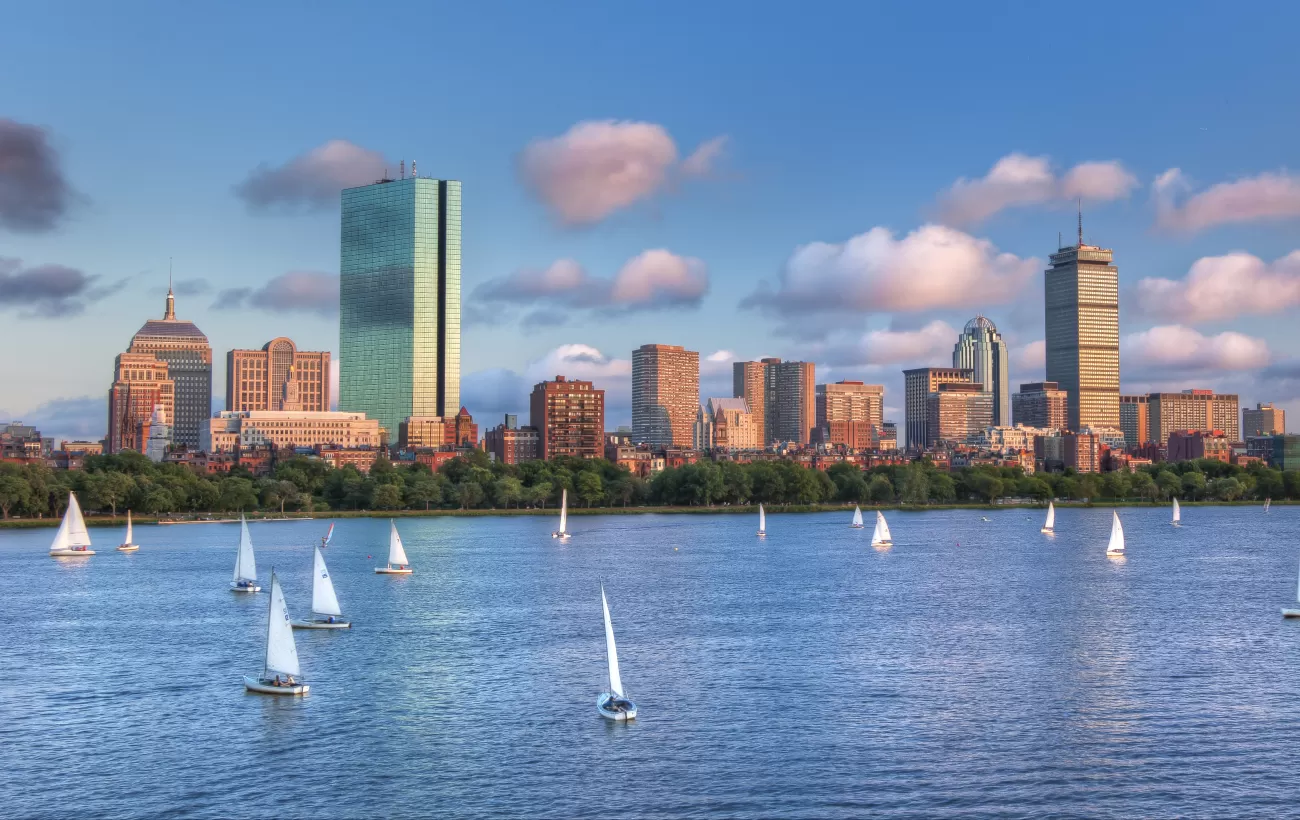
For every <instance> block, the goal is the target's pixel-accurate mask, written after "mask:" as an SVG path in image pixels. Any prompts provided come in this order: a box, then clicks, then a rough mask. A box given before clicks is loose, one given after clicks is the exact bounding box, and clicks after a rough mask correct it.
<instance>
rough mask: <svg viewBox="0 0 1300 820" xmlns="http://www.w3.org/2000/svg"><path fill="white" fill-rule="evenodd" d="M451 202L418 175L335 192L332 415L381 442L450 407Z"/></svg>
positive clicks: (447, 184)
mask: <svg viewBox="0 0 1300 820" xmlns="http://www.w3.org/2000/svg"><path fill="white" fill-rule="evenodd" d="M460 194H461V190H460V183H459V182H457V181H455V180H441V179H427V178H425V177H418V178H417V177H409V178H406V179H383V180H379V181H377V182H376V183H375V184H373V185H364V186H362V187H359V188H348V189H346V190H344V191H343V215H342V231H341V236H340V260H339V273H340V278H339V407H340V409H342V410H347V411H355V412H363V413H365V414H366V415H367V416H368V417H370V418H372V419H377V420H378V421H379V424H380V426H382V427H383V428H384V429H385V430H387V431H388V434H389V436H390V437H393V436H396V434H397V428H398V424H399V423H400V422H401V421H402V419H404V418H407V417H408V416H452V415H455V413H456V408H457V407H459V406H460V261H461V260H460V216H461V215H460V207H461V206H460Z"/></svg>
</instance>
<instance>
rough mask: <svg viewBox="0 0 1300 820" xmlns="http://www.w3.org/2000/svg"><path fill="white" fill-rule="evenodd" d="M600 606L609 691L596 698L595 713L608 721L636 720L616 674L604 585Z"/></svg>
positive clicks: (615, 658)
mask: <svg viewBox="0 0 1300 820" xmlns="http://www.w3.org/2000/svg"><path fill="white" fill-rule="evenodd" d="M600 606H601V608H602V609H604V610H605V656H606V658H607V659H608V661H609V691H608V692H601V693H600V697H598V698H596V711H597V712H600V716H601V717H603V718H606V719H608V720H636V704H635V703H633V702H632V701H630V700H628V698H627V696H626V695H625V694H623V679H622V677H620V676H619V674H618V647H616V646H615V645H614V622H613V621H611V620H610V619H609V602H608V601H606V600H605V585H604V584H601V585H600Z"/></svg>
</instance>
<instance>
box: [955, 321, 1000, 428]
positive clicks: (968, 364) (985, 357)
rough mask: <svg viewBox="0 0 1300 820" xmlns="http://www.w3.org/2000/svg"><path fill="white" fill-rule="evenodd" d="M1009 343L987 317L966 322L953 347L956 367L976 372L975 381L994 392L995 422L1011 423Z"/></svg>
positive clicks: (986, 391)
mask: <svg viewBox="0 0 1300 820" xmlns="http://www.w3.org/2000/svg"><path fill="white" fill-rule="evenodd" d="M1007 362H1008V357H1007V345H1006V342H1004V341H1002V334H1000V333H998V329H997V326H996V325H994V324H993V322H992V321H991V320H989V319H987V318H985V317H984V316H976V317H975V318H974V319H971V320H970V321H969V322H967V323H966V327H965V328H963V329H962V332H961V336H960V337H959V338H958V339H957V344H956V345H954V346H953V349H952V366H953V367H958V368H963V369H967V370H973V371H975V375H974V377H973V380H974V381H975V382H977V383H979V384H982V385H984V392H985V393H990V394H992V395H993V424H994V425H995V426H998V427H1007V426H1009V425H1010V424H1011V370H1010V367H1009V366H1008V364H1007Z"/></svg>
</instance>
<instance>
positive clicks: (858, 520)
mask: <svg viewBox="0 0 1300 820" xmlns="http://www.w3.org/2000/svg"><path fill="white" fill-rule="evenodd" d="M849 526H850V527H852V528H853V529H855V530H860V529H863V528H864V526H863V524H862V508H861V507H859V506H858V505H857V504H854V505H853V523H851V524H849Z"/></svg>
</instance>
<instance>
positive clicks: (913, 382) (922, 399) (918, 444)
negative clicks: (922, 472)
mask: <svg viewBox="0 0 1300 820" xmlns="http://www.w3.org/2000/svg"><path fill="white" fill-rule="evenodd" d="M974 377H975V371H973V370H970V369H968V368H962V367H918V368H915V369H913V370H904V371H903V416H904V424H905V425H906V432H907V447H908V449H911V450H921V449H923V448H925V447H926V446H927V445H926V441H927V440H928V439H929V436H928V434H927V432H926V425H927V423H928V415H927V414H928V408H927V406H926V402H927V401H928V400H929V397H930V394H931V393H933V392H935V391H936V390H938V389H939V386H940V385H943V384H971V383H972V380H973V379H974ZM981 389H983V388H981ZM984 426H988V425H984Z"/></svg>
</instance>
